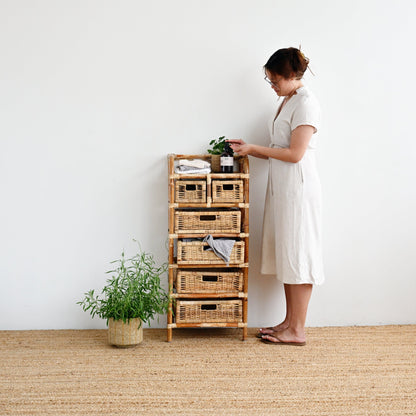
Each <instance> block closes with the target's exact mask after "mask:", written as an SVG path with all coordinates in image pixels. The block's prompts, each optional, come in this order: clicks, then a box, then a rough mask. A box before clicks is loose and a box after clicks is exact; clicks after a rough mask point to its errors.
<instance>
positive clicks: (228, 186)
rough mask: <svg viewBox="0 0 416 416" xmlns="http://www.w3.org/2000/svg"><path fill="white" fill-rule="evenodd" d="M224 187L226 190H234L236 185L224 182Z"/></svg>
mask: <svg viewBox="0 0 416 416" xmlns="http://www.w3.org/2000/svg"><path fill="white" fill-rule="evenodd" d="M222 189H223V190H224V191H232V190H233V189H234V185H233V184H226V183H224V184H223V185H222Z"/></svg>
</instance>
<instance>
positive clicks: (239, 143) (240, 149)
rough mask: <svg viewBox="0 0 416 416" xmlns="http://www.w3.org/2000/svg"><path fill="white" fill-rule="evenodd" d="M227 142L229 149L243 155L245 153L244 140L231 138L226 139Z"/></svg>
mask: <svg viewBox="0 0 416 416" xmlns="http://www.w3.org/2000/svg"><path fill="white" fill-rule="evenodd" d="M226 141H227V142H228V143H230V146H231V149H233V150H234V152H236V153H238V154H241V155H244V154H246V153H245V152H244V151H245V150H246V149H245V147H246V146H247V145H246V142H245V141H244V140H241V139H231V140H226Z"/></svg>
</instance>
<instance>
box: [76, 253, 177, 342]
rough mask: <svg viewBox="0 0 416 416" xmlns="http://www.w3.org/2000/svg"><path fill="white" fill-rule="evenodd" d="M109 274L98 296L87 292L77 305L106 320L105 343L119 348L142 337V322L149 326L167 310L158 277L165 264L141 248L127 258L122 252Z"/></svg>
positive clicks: (162, 272)
mask: <svg viewBox="0 0 416 416" xmlns="http://www.w3.org/2000/svg"><path fill="white" fill-rule="evenodd" d="M111 264H115V266H116V267H115V268H114V269H113V270H110V271H108V272H107V273H111V274H112V276H111V278H110V279H108V280H107V284H106V285H105V286H104V288H103V289H102V292H101V297H100V296H98V295H95V293H94V290H90V291H89V292H86V293H85V294H84V295H85V297H84V299H83V300H82V301H80V302H77V304H79V305H81V306H82V308H83V310H84V311H89V313H90V314H91V316H92V317H94V316H95V315H97V316H99V317H100V318H102V319H106V320H107V325H108V342H109V343H110V344H111V345H116V346H118V347H131V346H134V345H137V344H139V343H140V342H142V340H143V322H147V324H149V325H150V320H151V319H153V318H154V316H155V315H156V314H163V313H166V312H167V310H168V307H169V295H168V294H167V293H166V291H165V290H164V289H163V288H162V287H161V281H160V277H161V275H162V274H164V273H165V272H166V270H167V264H166V263H164V264H162V265H161V266H157V265H156V263H155V261H154V258H153V255H151V254H148V253H146V252H144V251H142V250H141V249H140V246H139V251H138V253H137V254H136V255H134V256H133V257H131V258H128V259H126V258H125V255H124V251H123V252H122V254H121V258H120V259H119V260H114V261H112V262H111Z"/></svg>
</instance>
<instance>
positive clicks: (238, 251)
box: [177, 240, 244, 264]
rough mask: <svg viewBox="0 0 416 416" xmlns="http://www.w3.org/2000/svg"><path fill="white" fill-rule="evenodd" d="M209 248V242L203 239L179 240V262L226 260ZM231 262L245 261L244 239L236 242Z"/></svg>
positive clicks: (222, 262)
mask: <svg viewBox="0 0 416 416" xmlns="http://www.w3.org/2000/svg"><path fill="white" fill-rule="evenodd" d="M208 248H209V245H208V243H204V242H202V241H186V242H185V241H181V240H178V253H177V254H178V264H224V260H223V259H221V258H220V257H218V256H217V255H216V254H215V253H214V252H213V251H212V250H208ZM230 263H231V264H242V263H244V241H236V242H235V243H234V247H233V249H232V251H231V256H230Z"/></svg>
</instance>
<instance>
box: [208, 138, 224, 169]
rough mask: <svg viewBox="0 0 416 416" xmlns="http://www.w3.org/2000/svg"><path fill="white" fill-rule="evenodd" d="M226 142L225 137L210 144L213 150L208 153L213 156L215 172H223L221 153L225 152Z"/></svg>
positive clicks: (212, 163)
mask: <svg viewBox="0 0 416 416" xmlns="http://www.w3.org/2000/svg"><path fill="white" fill-rule="evenodd" d="M225 141H226V138H225V136H221V137H219V138H218V139H213V140H211V141H210V142H209V145H210V146H211V148H210V149H208V150H207V152H208V153H209V154H210V155H211V169H212V171H213V172H221V164H220V159H221V153H223V152H224V147H225Z"/></svg>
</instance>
